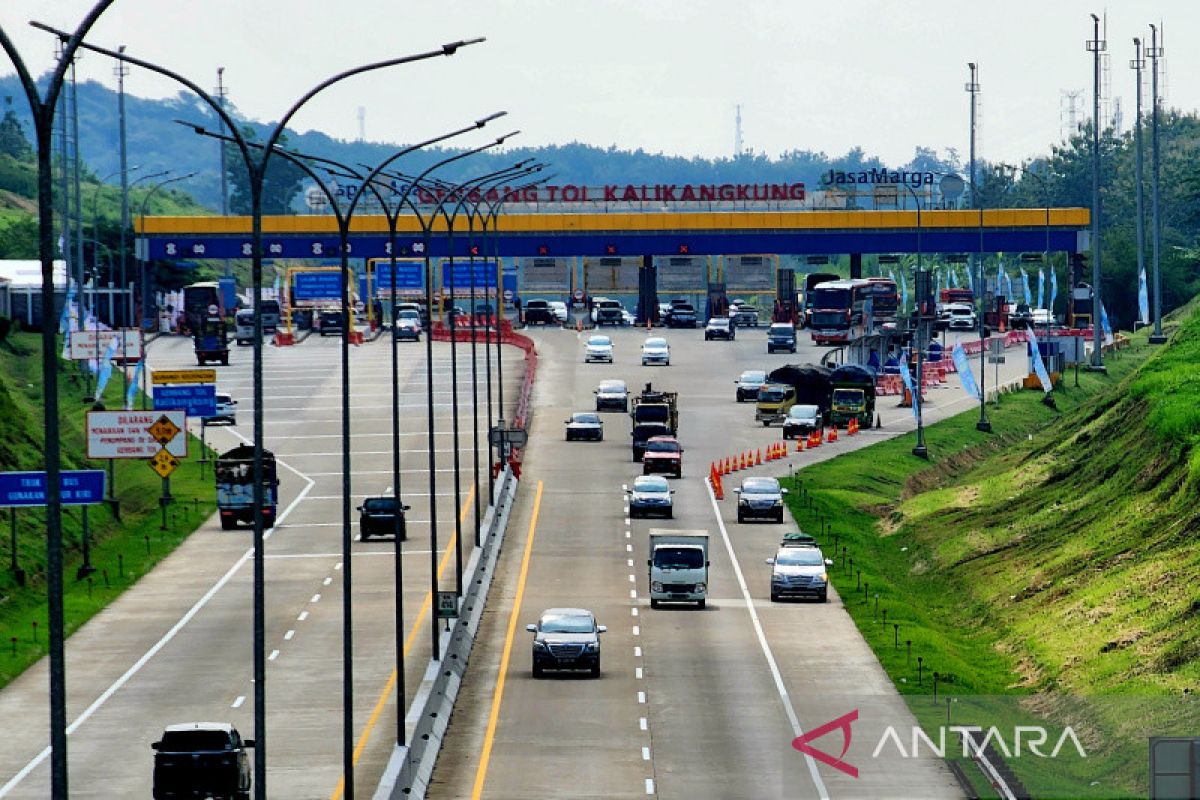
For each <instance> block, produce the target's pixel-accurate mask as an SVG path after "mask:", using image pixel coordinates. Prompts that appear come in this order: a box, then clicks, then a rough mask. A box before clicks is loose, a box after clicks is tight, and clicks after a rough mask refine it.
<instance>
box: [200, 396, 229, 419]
mask: <svg viewBox="0 0 1200 800" xmlns="http://www.w3.org/2000/svg"><path fill="white" fill-rule="evenodd" d="M202 419H203V421H204V424H205V425H216V424H217V423H220V422H224V423H225V424H226V425H236V424H237V400H234V399H233V395H230V394H225V393H224V392H217V413H215V414H213V415H212V416H211V417H203V418H202Z"/></svg>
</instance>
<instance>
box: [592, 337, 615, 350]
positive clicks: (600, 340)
mask: <svg viewBox="0 0 1200 800" xmlns="http://www.w3.org/2000/svg"><path fill="white" fill-rule="evenodd" d="M610 344H612V339H609V338H608V337H607V336H593V337H592V338H590V339H588V346H589V347H608V346H609V345H610Z"/></svg>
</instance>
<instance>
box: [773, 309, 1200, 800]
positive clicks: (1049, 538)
mask: <svg viewBox="0 0 1200 800" xmlns="http://www.w3.org/2000/svg"><path fill="white" fill-rule="evenodd" d="M1181 316H1182V317H1183V320H1182V322H1179V323H1172V326H1171V327H1172V330H1173V336H1172V338H1171V341H1170V344H1169V345H1168V346H1167V347H1163V348H1158V349H1155V348H1151V347H1149V346H1147V345H1145V343H1144V342H1145V340H1144V337H1135V340H1134V341H1135V344H1134V346H1133V348H1131V349H1130V350H1127V351H1125V352H1124V353H1122V354H1121V355H1120V356H1119V357H1115V358H1109V359H1108V366H1109V374H1108V376H1107V377H1101V376H1096V375H1090V374H1087V373H1084V374H1083V375H1082V376H1081V381H1080V384H1081V385H1080V387H1079V388H1075V387H1074V386H1072V385H1071V382H1072V379H1071V377H1070V376H1067V377H1066V379H1065V380H1064V382H1063V385H1062V386H1061V387H1060V388H1059V389H1057V390H1056V391H1055V395H1056V399H1057V405H1058V408H1059V410H1058V411H1054V410H1052V409H1049V408H1047V407H1046V406H1044V405H1043V404H1041V403H1040V402H1039V400H1040V393H1035V392H1020V393H1015V394H1009V395H1005V396H1004V397H1003V399H1002V402H1001V405H1000V406H999V407H998V408H994V409H992V410H990V411H989V416H990V417H991V418H992V422H993V425H994V427H995V430H996V431H997V433H996V434H994V435H992V436H991V437H985V436H982V435H981V434H979V433H977V432H976V431H975V430H974V423H975V421H976V419H977V418H978V412H970V413H966V414H963V415H960V416H958V417H955V418H953V419H950V420H947V421H945V422H943V423H941V424H939V425H935V426H932V427H931V428H930V429H929V430H928V441H929V444H930V449H931V454H932V459H931V460H932V464H926V463H925V462H923V461H921V460H919V459H916V458H914V457H912V456H911V454H910V453H909V451H910V449H911V447H912V445H913V439H912V437H911V436H906V437H901V438H899V439H896V440H892V441H889V442H884V443H881V444H879V445H876V446H874V447H871V448H867V449H865V450H862V451H859V452H857V453H853V454H849V455H847V456H844V457H840V458H838V459H835V460H833V461H830V462H826V463H824V464H820V465H816V466H814V467H811V468H808V469H805V470H803V471H802V472H801V473H800V474H799V481H798V482H797V483H796V488H797V489H799V490H800V491H797V492H794V493H793V495H792V496H791V497H790V502H791V503H792V506H793V511H794V513H795V514H796V516H797V519H798V520H799V521H800V523H801V525H802V526H803V527H805V528H806V529H808V530H817V531H819V530H820V526H821V524H822V522H823V523H824V524H825V526H826V528H827V529H828V530H829V531H830V533H827V534H826V535H825V537H824V541H823V544H824V545H825V547H826V550H827V551H829V550H832V549H834V547H836V550H837V553H838V555H839V558H838V559H837V563H836V565H835V566H834V567H831V568H830V576H831V579H832V581H833V582H834V584H835V585H836V586H837V588H838V590H839V592H840V594H841V595H842V597H843V598H844V599H845V600H846V604H847V608H848V610H849V612H850V613H851V615H852V616H853V617H854V618H855V620H856V622H857V623H858V625H859V627H860V629H861V630H862V632H863V635H864V637H865V638H866V639H867V641H868V642H869V643H870V644H871V645H872V647H873V648H874V649H875V652H876V654H877V655H878V656H879V659H880V662H881V663H882V664H883V666H884V667H885V669H887V670H888V672H889V674H890V675H891V677H892V678H893V680H894V681H895V683H896V685H897V687H898V688H899V689H900V690H901V691H902V692H904V693H906V694H910V695H914V696H915V695H920V694H925V693H928V692H929V691H930V689H931V685H930V684H931V674H932V672H934V671H937V672H938V673H939V678H940V683H941V686H940V689H941V691H942V692H943V693H947V694H953V695H961V696H964V697H966V696H1007V697H1009V698H1010V699H1011V700H1013V701H1014V702H1011V703H1008V705H1007V707H1008V709H1009V711H1008V712H1006V713H1008V714H1010V715H1016V716H1020V715H1023V714H1025V713H1032V711H1031V709H1033V708H1039V707H1040V709H1041V711H1042V712H1046V711H1048V710H1051V709H1055V708H1057V709H1058V710H1059V711H1062V710H1063V709H1064V708H1065V707H1066V705H1072V708H1073V710H1072V711H1071V712H1070V714H1068V715H1067V716H1069V717H1070V718H1072V719H1075V720H1076V721H1077V722H1078V723H1079V724H1081V725H1082V726H1083V727H1084V728H1087V729H1088V730H1089V731H1090V734H1089V735H1090V737H1091V738H1090V739H1089V742H1090V744H1091V745H1092V746H1094V747H1095V748H1096V753H1094V754H1092V755H1093V758H1092V759H1091V760H1090V763H1089V764H1088V765H1087V766H1086V769H1084V770H1083V771H1084V772H1086V773H1087V775H1088V777H1089V778H1092V779H1093V780H1089V781H1087V782H1083V783H1080V782H1079V781H1078V780H1074V782H1073V781H1072V780H1071V778H1072V777H1074V778H1077V777H1078V776H1070V775H1069V774H1068V773H1070V772H1071V770H1070V769H1066V768H1064V766H1063V765H1062V764H1056V765H1051V764H1045V763H1043V764H1038V763H1034V762H1029V761H1026V762H1025V763H1023V764H1022V767H1021V768H1020V769H1018V770H1017V771H1018V774H1021V773H1022V771H1024V773H1025V775H1026V776H1028V777H1029V778H1030V779H1031V780H1033V781H1034V783H1037V784H1039V786H1040V788H1041V792H1040V793H1041V794H1042V795H1045V796H1080V795H1079V794H1078V792H1079V786H1081V785H1083V786H1088V785H1090V784H1092V783H1093V782H1094V783H1095V784H1096V785H1097V786H1096V791H1097V792H1099V794H1092V793H1090V792H1089V794H1088V796H1111V793H1112V791H1113V789H1114V788H1118V791H1117V794H1122V793H1124V792H1133V791H1144V786H1141V784H1142V779H1143V778H1144V775H1143V773H1144V771H1145V765H1146V750H1145V739H1144V738H1141V735H1142V733H1144V732H1145V731H1146V730H1152V731H1153V732H1157V733H1172V734H1175V733H1183V732H1185V730H1178V729H1176V728H1177V727H1178V714H1177V712H1178V708H1175V707H1173V706H1170V705H1169V704H1167V705H1164V704H1163V702H1162V701H1163V700H1164V699H1166V698H1175V699H1176V700H1177V699H1178V698H1181V697H1184V696H1185V692H1191V691H1193V687H1195V686H1196V684H1197V678H1198V677H1200V538H1198V537H1197V534H1198V533H1200V459H1198V457H1197V452H1196V447H1195V445H1196V442H1197V439H1198V437H1200V369H1198V368H1197V367H1196V366H1195V365H1196V364H1197V363H1200V316H1196V315H1194V314H1192V313H1191V311H1190V310H1189V311H1187V312H1185V313H1184V314H1183V315H1181ZM835 537H836V539H835ZM842 548H845V550H844V551H843V550H842ZM851 559H853V563H852V565H851ZM884 612H886V622H884ZM894 625H898V626H899V627H898V628H894V627H893V626H894ZM897 643H898V644H897ZM906 643H911V645H909V644H906ZM910 647H911V655H910V650H909V648H910ZM918 655H919V656H921V657H922V661H923V673H924V674H923V675H922V676H921V684H920V685H917V681H918V675H917V667H916V662H915V659H916V657H917V656H918ZM1034 694H1038V695H1039V696H1040V697H1041V698H1043V699H1041V700H1039V701H1038V702H1036V703H1032V704H1031V703H1030V702H1029V701H1028V700H1026V701H1021V702H1017V701H1018V698H1020V697H1028V696H1031V695H1034ZM1047 696H1054V697H1058V698H1087V700H1085V701H1083V703H1082V705H1089V703H1091V700H1092V699H1093V698H1104V700H1105V701H1112V702H1108V703H1107V705H1105V704H1104V702H1101V703H1100V705H1099V706H1098V705H1096V704H1095V703H1091V705H1090V707H1089V709H1088V710H1086V711H1085V710H1083V709H1082V708H1081V704H1080V702H1079V701H1077V700H1072V701H1069V702H1068V701H1066V700H1063V701H1062V702H1059V701H1046V700H1045V699H1044V698H1045V697H1047ZM1192 697H1194V696H1192ZM1134 698H1136V699H1137V702H1133V700H1134ZM1139 703H1140V705H1139ZM965 705H966V704H964V706H965ZM1100 706H1104V707H1103V708H1101V707H1100ZM1195 706H1196V704H1195V703H1191V705H1190V706H1189V708H1190V711H1189V712H1188V714H1190V716H1188V714H1184V717H1183V718H1184V719H1190V720H1191V722H1192V724H1193V725H1194V723H1195V721H1196V719H1197V715H1196V714H1195V711H1196V708H1195ZM1118 708H1119V709H1121V710H1120V711H1117V710H1116V709H1118ZM1063 713H1066V712H1063ZM923 716H924V715H923V714H921V713H918V717H923ZM1016 716H1014V718H1016ZM1131 722H1133V723H1135V724H1133V725H1132V726H1131V725H1130V723H1131ZM1191 733H1193V734H1195V733H1196V731H1195V730H1192V731H1191ZM1122 737H1123V738H1122ZM1117 739H1121V741H1122V742H1123V744H1122V745H1120V746H1118V745H1116V744H1115V742H1116V741H1117ZM1131 741H1135V742H1140V744H1139V745H1137V746H1130V745H1129V742H1131ZM1097 775H1105V776H1107V777H1106V778H1104V779H1101V780H1095V777H1096V776H1097ZM1064 787H1071V788H1064Z"/></svg>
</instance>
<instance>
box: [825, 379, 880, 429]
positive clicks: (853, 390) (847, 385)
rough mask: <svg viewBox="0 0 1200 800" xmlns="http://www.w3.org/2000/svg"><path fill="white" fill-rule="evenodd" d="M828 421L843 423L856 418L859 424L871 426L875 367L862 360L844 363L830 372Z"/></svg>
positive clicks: (838, 424)
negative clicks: (830, 393) (866, 364)
mask: <svg viewBox="0 0 1200 800" xmlns="http://www.w3.org/2000/svg"><path fill="white" fill-rule="evenodd" d="M829 387H830V389H831V391H832V395H831V398H830V422H831V423H832V424H833V425H834V426H836V427H839V428H840V427H845V426H846V425H848V424H849V423H850V420H851V419H857V420H858V424H859V425H860V426H862V427H865V428H869V427H871V423H872V421H873V420H874V419H875V371H874V370H873V369H871V368H870V367H864V366H862V365H861V364H843V365H842V366H840V367H838V368H837V369H835V370H834V371H833V373H832V374H831V375H830V376H829Z"/></svg>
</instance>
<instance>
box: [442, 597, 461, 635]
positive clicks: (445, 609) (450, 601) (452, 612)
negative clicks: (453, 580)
mask: <svg viewBox="0 0 1200 800" xmlns="http://www.w3.org/2000/svg"><path fill="white" fill-rule="evenodd" d="M437 618H438V619H444V620H446V630H450V620H452V619H457V618H458V595H457V594H455V593H454V592H441V591H439V592H438V593H437Z"/></svg>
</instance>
